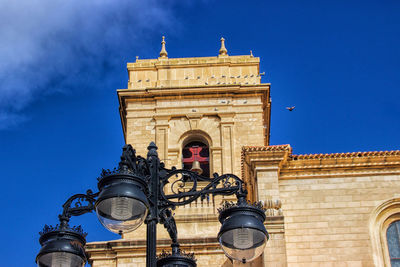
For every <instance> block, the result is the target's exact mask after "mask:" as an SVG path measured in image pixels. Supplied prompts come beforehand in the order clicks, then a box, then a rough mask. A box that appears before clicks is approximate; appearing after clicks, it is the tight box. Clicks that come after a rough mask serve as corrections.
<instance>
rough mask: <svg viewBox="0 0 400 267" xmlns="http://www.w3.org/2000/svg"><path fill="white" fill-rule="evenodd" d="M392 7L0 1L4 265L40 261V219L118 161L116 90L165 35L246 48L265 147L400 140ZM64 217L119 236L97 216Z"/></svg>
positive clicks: (209, 46)
mask: <svg viewBox="0 0 400 267" xmlns="http://www.w3.org/2000/svg"><path fill="white" fill-rule="evenodd" d="M399 13H400V2H399V1H394V0H380V1H378V0H377V1H368V0H364V1H352V0H347V1H342V0H337V1H291V0H287V1H269V0H268V1H233V0H231V1H155V0H150V1H134V0H113V1H111V0H96V1H95V0H87V1H78V0H69V1H59V0H36V1H32V0H21V1H11V0H9V1H5V0H0V59H1V61H0V167H1V170H2V172H1V177H2V182H3V184H4V186H3V189H4V191H3V193H2V194H1V196H0V201H1V202H2V203H3V204H5V205H3V211H2V214H3V216H2V220H1V228H2V229H3V231H2V234H3V240H4V242H3V245H2V252H3V255H7V257H3V260H2V265H3V266H18V267H19V266H34V258H35V255H36V253H37V252H38V250H39V248H40V246H39V243H38V237H39V235H38V232H39V231H40V230H41V229H42V227H43V225H44V224H55V223H57V215H58V214H59V213H60V212H61V205H62V203H63V202H64V201H65V200H66V199H67V198H68V197H69V196H70V195H72V194H74V193H81V192H85V191H86V189H89V188H91V189H93V190H96V177H97V176H98V175H99V173H100V171H101V168H112V167H114V166H115V164H116V163H117V161H118V158H119V155H120V151H121V147H122V145H123V144H124V140H123V134H122V130H121V125H120V119H119V114H118V100H117V96H116V89H117V88H126V83H127V72H126V63H127V62H129V61H134V59H135V57H136V56H139V57H140V58H155V57H157V56H158V53H159V51H160V41H161V36H162V35H165V36H166V41H167V51H168V55H169V57H192V56H216V55H217V54H218V49H219V39H220V37H221V36H223V37H224V38H225V39H226V47H227V49H228V52H229V54H231V55H242V54H249V51H250V50H253V54H254V56H257V57H260V58H261V72H265V73H266V75H265V76H264V77H263V82H270V83H271V84H272V86H271V97H272V122H271V144H291V146H292V147H293V150H294V153H295V154H304V153H333V152H352V151H375V150H397V149H399V145H400V139H399V132H400V120H399V118H400V104H399V99H400V90H399V88H400V75H399V71H400V50H399V47H400V16H399V15H398V14H399ZM292 105H295V106H296V109H295V111H293V112H288V111H287V110H285V107H286V106H292ZM72 224H82V225H83V227H84V229H85V230H86V231H88V232H89V235H88V240H89V241H95V240H111V239H115V238H117V236H115V235H114V234H112V233H109V232H107V230H105V229H104V228H103V227H102V226H101V225H100V223H99V222H98V221H97V218H96V216H95V215H94V214H87V215H84V216H82V217H79V218H73V219H72Z"/></svg>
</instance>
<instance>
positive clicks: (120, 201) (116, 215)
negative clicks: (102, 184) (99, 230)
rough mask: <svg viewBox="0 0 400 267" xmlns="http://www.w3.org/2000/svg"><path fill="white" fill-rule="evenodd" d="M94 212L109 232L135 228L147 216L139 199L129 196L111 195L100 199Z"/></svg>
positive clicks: (144, 205)
mask: <svg viewBox="0 0 400 267" xmlns="http://www.w3.org/2000/svg"><path fill="white" fill-rule="evenodd" d="M96 213H97V216H98V218H99V220H100V222H101V223H102V224H103V226H104V227H106V228H107V229H108V230H110V231H111V232H114V233H117V234H122V233H128V232H131V231H133V230H135V229H137V228H138V227H139V226H140V225H142V223H143V222H144V220H145V218H146V216H147V206H146V204H145V203H143V202H142V201H140V200H137V199H134V198H129V197H113V198H108V199H104V200H102V201H100V202H99V203H98V204H97V205H96Z"/></svg>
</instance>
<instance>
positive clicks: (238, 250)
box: [219, 228, 267, 262]
mask: <svg viewBox="0 0 400 267" xmlns="http://www.w3.org/2000/svg"><path fill="white" fill-rule="evenodd" d="M266 241H267V236H266V235H265V234H264V233H263V232H262V231H259V230H256V229H250V228H239V229H232V230H229V231H226V232H225V233H223V234H222V235H221V236H220V238H219V243H220V244H221V247H222V249H223V250H224V252H225V254H226V255H227V256H228V257H229V258H231V259H234V260H237V261H241V262H249V261H252V260H254V259H256V258H257V257H258V256H260V255H261V254H262V253H263V251H264V248H265V245H266Z"/></svg>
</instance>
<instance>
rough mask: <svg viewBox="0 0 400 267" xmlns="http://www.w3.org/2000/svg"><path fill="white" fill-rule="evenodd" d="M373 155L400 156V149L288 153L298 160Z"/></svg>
mask: <svg viewBox="0 0 400 267" xmlns="http://www.w3.org/2000/svg"><path fill="white" fill-rule="evenodd" d="M374 156H378V157H379V156H400V150H389V151H365V152H360V151H358V152H344V153H320V154H300V155H290V156H289V157H290V158H291V159H293V160H299V159H330V158H356V157H374Z"/></svg>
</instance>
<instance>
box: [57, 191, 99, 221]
mask: <svg viewBox="0 0 400 267" xmlns="http://www.w3.org/2000/svg"><path fill="white" fill-rule="evenodd" d="M98 194H99V193H95V194H93V192H92V190H90V189H89V190H87V192H86V194H76V195H73V196H72V197H70V198H69V199H68V200H67V201H66V202H65V203H64V205H63V214H62V215H63V216H64V217H68V218H69V217H71V216H79V215H82V214H85V213H87V212H91V211H93V210H94V208H95V207H94V203H95V201H96V199H95V198H96V197H97V196H98Z"/></svg>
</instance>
